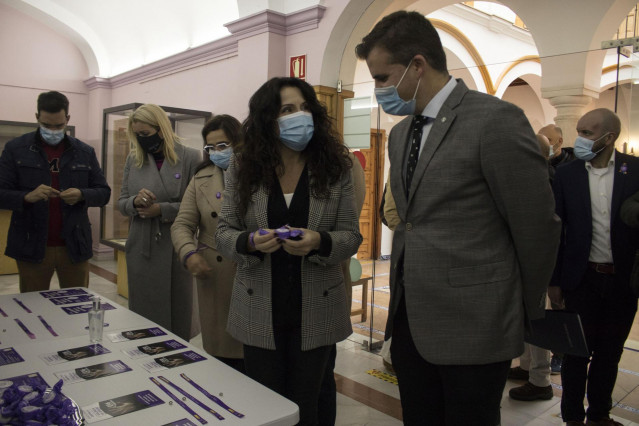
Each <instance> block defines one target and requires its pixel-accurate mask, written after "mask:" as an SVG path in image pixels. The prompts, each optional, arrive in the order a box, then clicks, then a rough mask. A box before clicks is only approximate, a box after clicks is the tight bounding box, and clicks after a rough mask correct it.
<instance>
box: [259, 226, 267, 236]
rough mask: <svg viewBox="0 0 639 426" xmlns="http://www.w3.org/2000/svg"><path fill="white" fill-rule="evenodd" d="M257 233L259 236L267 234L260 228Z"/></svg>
mask: <svg viewBox="0 0 639 426" xmlns="http://www.w3.org/2000/svg"><path fill="white" fill-rule="evenodd" d="M257 232H258V233H259V234H260V235H267V234H268V231H267V230H266V229H262V228H260V229H258V230H257Z"/></svg>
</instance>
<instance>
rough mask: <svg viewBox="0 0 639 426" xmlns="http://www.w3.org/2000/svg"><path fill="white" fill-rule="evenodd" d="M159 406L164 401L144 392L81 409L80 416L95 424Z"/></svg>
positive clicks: (149, 392) (148, 392)
mask: <svg viewBox="0 0 639 426" xmlns="http://www.w3.org/2000/svg"><path fill="white" fill-rule="evenodd" d="M161 404H164V401H162V400H161V399H160V398H158V397H157V396H155V395H154V394H153V392H151V391H148V390H145V391H142V392H136V393H132V394H129V395H124V396H119V397H117V398H112V399H107V400H106V401H100V402H96V403H94V404H91V405H87V406H85V407H82V414H83V415H84V420H85V421H86V422H87V423H95V422H99V421H101V420H106V419H111V418H113V417H118V416H122V415H125V414H129V413H133V412H135V411H140V410H144V409H145V408H150V407H155V406H157V405H161Z"/></svg>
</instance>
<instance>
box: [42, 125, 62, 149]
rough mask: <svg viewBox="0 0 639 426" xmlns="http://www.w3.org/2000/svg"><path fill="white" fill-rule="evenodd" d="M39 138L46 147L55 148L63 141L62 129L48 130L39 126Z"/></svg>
mask: <svg viewBox="0 0 639 426" xmlns="http://www.w3.org/2000/svg"><path fill="white" fill-rule="evenodd" d="M40 136H42V140H43V141H44V142H45V143H46V144H47V145H51V146H56V145H57V144H59V143H60V142H61V141H62V139H64V129H60V130H49V129H47V128H46V127H42V126H40Z"/></svg>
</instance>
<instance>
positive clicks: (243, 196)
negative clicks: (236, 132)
mask: <svg viewBox="0 0 639 426" xmlns="http://www.w3.org/2000/svg"><path fill="white" fill-rule="evenodd" d="M284 87H296V88H298V89H299V90H300V92H302V97H303V98H304V100H305V101H306V105H307V107H308V111H309V112H310V113H311V114H313V123H314V131H313V137H312V139H311V140H310V142H309V144H308V146H307V147H306V148H305V149H304V151H302V155H303V156H304V159H305V160H306V164H307V166H308V170H309V174H310V176H311V177H312V178H311V180H310V183H309V184H310V189H311V194H312V195H313V196H314V197H317V198H327V197H328V196H329V185H331V184H334V183H335V182H337V181H338V180H339V179H340V177H341V175H342V174H343V173H345V172H346V171H348V170H349V169H350V168H351V167H352V162H351V160H350V158H349V157H348V149H347V148H346V147H345V146H344V144H343V143H342V141H341V137H340V136H339V134H338V133H337V132H336V131H335V127H334V126H333V123H332V121H331V119H330V118H329V116H328V113H327V112H326V108H325V107H324V106H323V105H322V104H320V102H319V101H318V99H317V96H316V94H315V91H314V90H313V87H311V86H310V85H309V84H308V83H306V82H305V81H303V80H300V79H297V78H292V77H275V78H272V79H270V80H269V81H267V82H266V83H264V84H263V85H262V87H260V88H259V89H258V90H257V92H255V93H254V94H253V96H251V99H250V100H249V115H248V117H247V118H246V120H244V123H242V131H243V136H244V139H243V141H242V142H240V143H239V144H238V146H237V147H236V148H234V152H235V156H236V159H237V179H238V183H237V186H238V195H239V199H238V200H237V201H238V203H239V206H240V211H241V212H242V214H244V213H246V210H247V208H248V205H249V203H250V200H251V194H253V193H254V192H255V191H257V189H258V188H259V187H260V186H262V185H263V186H264V187H265V188H266V190H267V191H271V189H272V188H273V185H275V184H277V183H278V180H277V178H278V176H282V175H283V174H284V164H283V163H282V158H281V156H280V151H279V144H280V143H281V142H280V139H279V127H278V122H277V118H278V116H279V112H280V107H281V105H282V99H281V96H280V91H281V90H282V89H283V88H284Z"/></svg>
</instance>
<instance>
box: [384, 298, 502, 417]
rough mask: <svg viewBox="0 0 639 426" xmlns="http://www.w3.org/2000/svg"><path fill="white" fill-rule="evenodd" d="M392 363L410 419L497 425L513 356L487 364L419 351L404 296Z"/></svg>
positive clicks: (396, 323) (397, 315) (395, 329)
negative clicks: (452, 361) (428, 356)
mask: <svg viewBox="0 0 639 426" xmlns="http://www.w3.org/2000/svg"><path fill="white" fill-rule="evenodd" d="M391 358H392V360H393V368H394V369H395V372H396V373H397V380H398V382H399V395H400V398H401V403H402V413H403V417H404V424H405V425H435V426H443V425H446V426H462V425H463V426H471V425H477V426H495V425H498V424H499V423H500V418H501V417H500V411H499V408H500V407H499V404H500V402H501V398H502V394H503V392H504V387H505V386H506V379H507V377H508V369H509V368H510V360H506V361H502V362H497V363H493V364H484V365H435V364H432V363H430V362H428V361H426V360H425V359H424V358H422V356H421V355H420V354H419V352H418V351H417V348H416V347H415V344H414V342H413V338H412V336H411V333H410V329H409V328H408V318H407V316H406V304H405V301H404V299H403V297H402V300H401V301H400V303H399V306H398V310H397V312H396V313H395V317H394V323H393V340H392V344H391Z"/></svg>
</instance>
